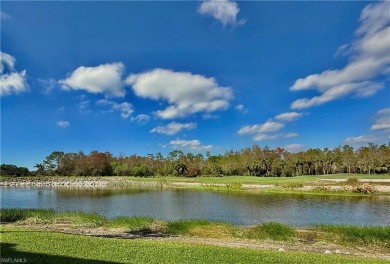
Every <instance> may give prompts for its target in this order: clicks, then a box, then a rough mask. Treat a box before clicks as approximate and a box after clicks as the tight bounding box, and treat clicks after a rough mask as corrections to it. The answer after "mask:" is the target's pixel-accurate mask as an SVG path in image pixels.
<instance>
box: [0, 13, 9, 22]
mask: <svg viewBox="0 0 390 264" xmlns="http://www.w3.org/2000/svg"><path fill="white" fill-rule="evenodd" d="M10 18H11V16H10V15H8V14H7V13H5V12H3V11H0V20H6V19H10Z"/></svg>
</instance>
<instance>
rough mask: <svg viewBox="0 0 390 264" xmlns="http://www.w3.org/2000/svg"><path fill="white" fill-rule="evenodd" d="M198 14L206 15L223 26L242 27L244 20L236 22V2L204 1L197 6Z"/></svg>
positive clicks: (228, 0) (226, 0) (238, 9)
mask: <svg viewBox="0 0 390 264" xmlns="http://www.w3.org/2000/svg"><path fill="white" fill-rule="evenodd" d="M198 12H199V13H200V14H202V15H208V16H211V17H213V18H215V19H216V20H218V21H219V22H221V24H222V25H223V26H226V25H228V24H231V25H242V24H245V20H239V21H237V15H238V13H239V12H240V8H239V7H238V4H237V2H235V1H232V0H205V1H203V2H202V4H201V5H200V6H199V9H198Z"/></svg>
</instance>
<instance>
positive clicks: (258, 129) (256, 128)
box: [237, 121, 284, 141]
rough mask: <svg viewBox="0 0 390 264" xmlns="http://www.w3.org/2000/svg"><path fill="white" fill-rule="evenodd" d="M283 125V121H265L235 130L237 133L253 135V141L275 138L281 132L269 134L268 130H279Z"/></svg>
mask: <svg viewBox="0 0 390 264" xmlns="http://www.w3.org/2000/svg"><path fill="white" fill-rule="evenodd" d="M283 127H284V124H283V123H280V122H274V121H267V122H265V123H263V124H255V125H252V126H243V127H242V128H240V129H239V130H238V131H237V134H239V135H254V136H253V138H252V139H253V141H262V140H266V139H276V138H279V137H281V136H283V134H270V133H269V132H276V131H279V130H280V129H282V128H283Z"/></svg>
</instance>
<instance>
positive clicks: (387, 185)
mask: <svg viewBox="0 0 390 264" xmlns="http://www.w3.org/2000/svg"><path fill="white" fill-rule="evenodd" d="M199 179H200V178H199ZM199 179H197V178H194V179H192V178H191V179H188V178H183V179H181V178H172V177H168V178H164V177H161V178H135V177H127V176H114V177H113V176H107V177H104V176H102V177H76V176H75V177H61V176H45V177H20V178H8V177H7V178H1V180H0V187H83V188H84V187H85V188H87V187H91V188H93V187H96V188H113V187H115V188H118V187H123V188H126V187H128V188H130V187H137V188H176V189H195V190H214V191H243V192H273V193H301V194H320V195H326V194H329V195H348V196H366V195H390V179H359V184H360V185H361V186H366V187H367V186H368V187H373V190H374V191H375V193H359V192H354V188H356V186H352V185H346V184H345V181H346V180H345V179H337V178H335V179H319V180H316V181H312V182H307V183H298V184H297V183H294V182H287V181H291V180H293V179H294V178H286V183H283V179H282V181H281V183H276V184H275V183H274V184H272V183H267V182H264V183H240V182H229V178H228V177H226V178H225V179H226V183H216V182H207V178H206V182H199V181H200V180H199ZM268 179H269V178H268ZM268 179H267V180H268ZM191 180H192V181H191ZM202 180H203V179H202ZM278 180H280V179H278ZM297 181H299V179H297Z"/></svg>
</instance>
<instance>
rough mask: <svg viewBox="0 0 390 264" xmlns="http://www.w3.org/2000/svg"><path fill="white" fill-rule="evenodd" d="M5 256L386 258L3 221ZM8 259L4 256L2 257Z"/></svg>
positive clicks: (76, 259)
mask: <svg viewBox="0 0 390 264" xmlns="http://www.w3.org/2000/svg"><path fill="white" fill-rule="evenodd" d="M0 234H1V259H2V262H4V261H5V260H7V259H14V260H15V259H19V260H21V261H24V260H26V261H27V263H71V264H72V263H87V264H95V263H96V264H97V263H103V264H104V263H197V264H198V263H288V264H291V263H310V264H311V263H332V264H335V263H355V264H357V263H365V264H366V263H367V264H369V263H388V261H387V260H379V259H362V258H355V257H349V256H340V255H325V254H316V253H303V252H278V251H267V250H255V249H246V248H228V247H219V246H206V245H195V244H188V243H179V242H169V241H166V240H144V239H137V240H126V239H114V238H98V237H88V236H81V235H69V234H62V233H56V232H48V231H33V230H30V229H26V228H22V227H4V226H3V227H0ZM3 260H4V261H3Z"/></svg>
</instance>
